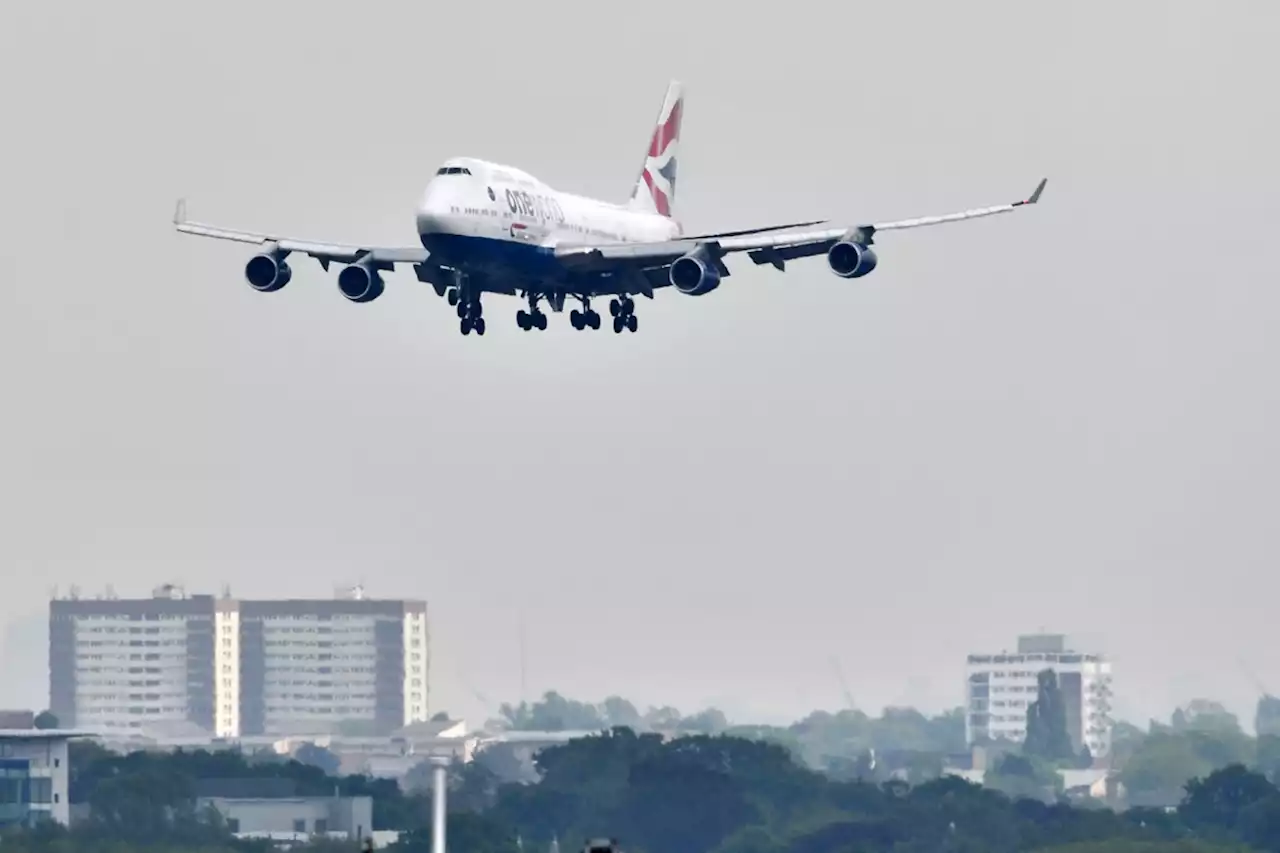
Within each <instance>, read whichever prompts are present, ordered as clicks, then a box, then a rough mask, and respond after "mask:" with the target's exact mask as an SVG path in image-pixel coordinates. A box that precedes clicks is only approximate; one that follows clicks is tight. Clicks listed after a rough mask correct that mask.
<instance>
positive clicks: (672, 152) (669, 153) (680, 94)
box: [628, 80, 684, 219]
mask: <svg viewBox="0 0 1280 853" xmlns="http://www.w3.org/2000/svg"><path fill="white" fill-rule="evenodd" d="M683 118H684V86H683V84H681V83H680V82H679V81H676V80H672V81H671V84H670V85H668V86H667V96H666V97H665V98H664V99H663V100H662V110H661V111H660V112H659V113H658V120H657V122H656V123H655V126H654V129H653V137H652V139H651V140H650V141H649V150H648V152H647V153H646V154H645V158H644V165H643V166H642V167H641V169H640V177H639V178H638V179H636V185H635V189H633V190H632V191H631V201H630V202H628V206H629V207H630V208H631V209H632V210H643V211H644V212H646V213H656V214H660V215H662V216H666V217H668V218H669V219H674V218H675V203H676V165H677V158H678V157H679V154H680V122H681V120H682V119H683Z"/></svg>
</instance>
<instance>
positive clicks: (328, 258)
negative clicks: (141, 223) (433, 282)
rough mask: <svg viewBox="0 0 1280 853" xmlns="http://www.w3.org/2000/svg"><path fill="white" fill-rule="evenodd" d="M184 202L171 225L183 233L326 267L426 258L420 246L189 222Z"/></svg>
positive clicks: (391, 263) (381, 264)
mask: <svg viewBox="0 0 1280 853" xmlns="http://www.w3.org/2000/svg"><path fill="white" fill-rule="evenodd" d="M186 214H187V205H186V202H185V201H179V202H178V207H177V209H176V210H175V211H174V214H173V225H174V227H175V228H177V229H178V231H180V232H182V233H183V234H194V235H195V236H197V237H211V238H213V239H215V240H233V241H235V242H237V243H256V244H258V245H261V246H263V247H272V248H275V249H278V250H279V251H281V252H295V253H297V254H300V255H309V256H310V257H313V258H315V259H316V260H317V261H319V262H320V265H321V266H322V267H324V268H325V269H326V270H327V269H329V264H330V263H332V262H334V261H337V262H338V263H343V264H350V263H355V262H356V261H361V260H364V261H368V262H371V263H373V264H375V265H377V266H378V267H380V268H389V267H391V266H394V265H395V264H421V263H423V262H425V261H426V260H427V250H426V249H423V248H421V247H406V248H397V247H387V246H364V245H344V244H341V243H322V242H316V241H313V240H299V239H295V238H292V237H285V236H281V235H278V234H262V233H258V232H255V231H238V230H234V229H230V228H222V227H220V226H217V225H208V224H206V223H203V222H192V221H191V220H189V219H187V218H186Z"/></svg>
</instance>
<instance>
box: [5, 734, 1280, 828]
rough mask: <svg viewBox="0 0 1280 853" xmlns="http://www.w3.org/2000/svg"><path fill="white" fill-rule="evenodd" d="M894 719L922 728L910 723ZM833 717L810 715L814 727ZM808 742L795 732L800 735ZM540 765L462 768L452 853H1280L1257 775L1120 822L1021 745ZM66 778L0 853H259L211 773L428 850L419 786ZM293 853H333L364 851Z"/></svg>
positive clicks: (581, 742) (1174, 750) (1199, 787)
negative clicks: (71, 810) (345, 809)
mask: <svg viewBox="0 0 1280 853" xmlns="http://www.w3.org/2000/svg"><path fill="white" fill-rule="evenodd" d="M846 713H852V712H846ZM833 716H838V715H833ZM885 716H886V717H888V718H889V719H890V720H893V721H894V722H897V723H899V724H903V723H904V721H905V722H906V724H907V725H908V726H909V727H910V728H908V730H909V731H910V730H914V731H919V730H920V729H919V728H916V727H918V726H919V725H920V723H919V720H916V719H915V718H912V717H910V716H908V715H905V714H899V715H896V716H893V715H885ZM882 719H884V718H882ZM851 721H858V724H859V725H869V724H870V723H872V722H875V721H872V720H869V718H865V717H862V718H859V717H856V716H854V717H852V719H851ZM925 722H926V723H928V722H929V721H928V720H925ZM815 724H817V725H816V726H815ZM827 724H828V722H827V721H826V720H820V719H817V718H813V719H810V721H809V725H810V726H813V727H815V728H821V727H822V726H824V725H827ZM1210 728H1211V730H1212V731H1215V732H1216V734H1212V733H1211V731H1210V730H1205V729H1203V728H1197V727H1196V726H1194V725H1192V726H1185V725H1184V726H1183V727H1182V728H1181V729H1180V730H1178V731H1174V730H1173V728H1172V727H1168V728H1166V729H1162V730H1158V731H1156V732H1155V733H1153V734H1152V735H1150V736H1149V737H1148V738H1147V739H1146V741H1145V742H1144V743H1142V744H1141V745H1140V746H1138V747H1137V749H1135V751H1134V753H1133V762H1132V763H1135V766H1134V767H1133V768H1130V769H1129V771H1130V772H1131V773H1132V774H1134V778H1135V779H1136V778H1139V776H1138V775H1137V774H1139V772H1140V771H1141V770H1142V766H1143V762H1144V761H1145V762H1147V764H1148V766H1150V765H1152V764H1157V763H1158V762H1159V760H1168V759H1169V758H1170V757H1171V756H1172V757H1174V758H1179V757H1181V759H1186V763H1185V764H1183V765H1179V766H1177V767H1175V769H1174V770H1173V771H1172V773H1173V775H1174V776H1177V775H1178V774H1180V773H1182V772H1184V771H1185V770H1186V768H1187V767H1192V766H1202V765H1208V764H1212V762H1213V761H1214V760H1215V759H1217V758H1220V757H1222V756H1223V755H1225V754H1227V753H1228V752H1229V751H1230V747H1226V746H1223V742H1222V741H1221V740H1220V738H1222V737H1226V738H1228V740H1230V738H1231V737H1232V735H1231V734H1230V731H1229V727H1210ZM812 734H813V730H812V729H804V728H801V729H799V730H798V731H790V732H789V735H790V736H791V737H793V738H796V739H801V738H804V737H808V736H812ZM491 749H496V748H491ZM485 752H488V750H485V751H483V752H481V755H482V756H483V755H484V754H485ZM868 754H869V753H868ZM493 755H494V756H501V755H502V753H501V752H496V753H493ZM917 755H920V753H917ZM508 757H509V756H508ZM535 763H536V770H537V775H538V780H537V781H535V782H533V783H530V784H519V783H504V782H503V781H502V780H501V779H500V778H499V776H498V774H497V773H496V772H495V771H494V767H495V766H501V764H500V763H495V764H492V765H491V764H486V763H484V762H482V761H476V762H473V763H471V764H469V765H462V764H455V765H454V766H453V768H452V769H451V771H450V773H449V784H450V788H451V796H450V805H451V811H450V814H449V816H448V831H449V847H450V849H451V850H456V851H464V853H518V850H519V846H518V844H517V839H523V842H524V846H525V847H527V848H529V849H530V850H537V851H545V850H546V849H547V846H546V845H547V844H548V843H549V842H550V840H551V839H552V838H553V837H555V838H559V839H561V841H562V842H563V849H564V850H565V853H575V851H576V850H577V844H576V843H575V842H576V841H577V840H578V839H582V838H585V837H594V836H611V837H616V838H619V839H620V840H621V841H622V846H623V849H625V850H627V851H628V853H853V851H857V853H1023V851H1032V850H1042V851H1046V853H1165V851H1176V853H1232V851H1234V850H1235V849H1239V848H1240V847H1241V846H1242V845H1249V846H1251V847H1252V848H1253V849H1255V850H1263V851H1274V853H1280V791H1277V789H1276V787H1275V786H1274V785H1273V784H1272V783H1271V782H1270V781H1268V779H1267V778H1266V777H1265V776H1264V775H1263V774H1261V773H1258V772H1256V771H1254V770H1250V769H1248V768H1246V767H1244V766H1240V765H1231V764H1230V763H1228V766H1224V767H1223V768H1222V769H1218V770H1216V772H1206V773H1204V774H1196V773H1193V774H1191V776H1183V777H1181V780H1179V782H1177V783H1176V784H1177V785H1178V787H1181V785H1182V780H1186V779H1188V778H1190V779H1191V781H1189V782H1187V784H1186V785H1185V792H1184V794H1185V795H1184V796H1183V797H1182V805H1181V806H1180V808H1179V809H1178V810H1177V811H1176V812H1174V813H1166V812H1165V811H1163V810H1146V809H1132V810H1130V811H1128V812H1125V813H1122V814H1121V813H1116V812H1113V811H1111V810H1109V809H1097V808H1093V809H1084V808H1075V807H1072V806H1071V805H1069V804H1067V803H1065V802H1064V801H1063V800H1062V791H1061V782H1060V781H1059V777H1058V776H1057V774H1056V773H1055V772H1054V767H1053V764H1052V763H1051V762H1049V761H1046V760H1045V759H1042V758H1039V757H1036V756H1031V755H1020V754H1018V753H1017V752H1016V751H1011V752H1008V753H1005V754H1003V755H1001V756H1000V757H999V758H998V759H997V760H996V762H995V763H994V765H993V767H992V770H991V772H990V773H989V774H988V778H987V780H986V781H987V785H985V786H980V785H974V784H971V783H969V782H966V781H964V780H962V779H959V778H956V777H943V778H934V779H931V780H928V781H922V782H920V783H919V784H914V785H912V784H908V783H906V782H903V781H890V782H879V781H878V780H875V779H869V778H866V777H864V778H863V779H861V780H858V779H838V778H833V777H832V776H830V775H827V774H824V773H820V772H817V771H816V770H814V769H813V768H811V767H809V766H807V765H806V763H804V762H803V761H801V760H798V758H797V755H796V752H795V751H794V749H793V748H792V747H791V746H787V745H783V744H782V743H779V742H776V741H769V740H749V739H745V738H740V737H733V736H728V735H707V734H697V735H692V736H684V737H676V738H670V737H664V736H663V735H660V734H656V733H651V732H643V731H635V730H633V729H630V728H625V727H617V728H612V729H609V730H607V731H605V732H603V733H601V734H599V735H594V736H590V737H585V738H578V739H575V740H573V741H571V742H569V743H567V744H563V745H559V746H555V747H550V748H547V749H544V750H542V751H541V752H539V753H538V754H537V756H536V758H535ZM1176 763H1177V762H1175V764H1176ZM937 769H938V768H937V767H936V766H930V767H929V768H927V769H922V770H920V772H919V776H920V778H922V779H923V778H924V777H926V776H927V775H930V774H932V773H933V772H934V771H936V770H937ZM71 774H72V779H73V782H72V786H73V800H78V799H87V800H88V801H89V802H90V803H91V804H92V806H93V809H94V816H93V817H92V819H91V820H90V822H89V823H88V824H86V825H84V826H81V827H79V828H77V829H76V830H75V831H74V832H70V833H68V832H67V831H65V830H61V829H57V828H41V829H38V830H28V831H25V832H17V833H10V834H9V835H7V836H6V837H5V838H4V839H3V840H0V847H2V848H3V849H4V850H6V851H13V852H14V853H64V851H65V853H72V851H75V853H132V851H141V850H154V851H156V853H196V851H200V853H232V851H235V853H259V851H262V853H265V847H264V846H262V845H261V844H260V843H257V842H252V843H251V842H237V841H235V840H234V839H233V838H231V837H230V835H229V834H228V833H227V832H226V828H225V827H224V826H222V825H220V822H219V821H218V820H217V819H216V816H215V815H212V814H199V813H197V811H196V809H195V806H194V798H193V796H192V793H193V791H194V789H195V788H196V787H198V785H199V783H200V782H201V781H202V780H209V779H236V778H238V779H244V778H284V779H288V780H290V781H291V782H292V783H293V785H294V786H295V787H296V788H297V790H298V793H299V794H304V795H326V796H327V795H330V794H332V793H333V791H334V789H335V788H337V789H338V791H339V793H342V794H346V795H353V794H368V795H370V796H372V797H373V798H374V803H375V810H374V814H375V817H374V824H375V827H376V828H379V829H397V830H401V831H403V833H404V834H403V836H402V838H401V841H400V842H399V843H398V844H397V845H395V846H394V848H393V849H394V850H396V851H398V853H427V851H428V850H429V848H430V832H429V828H428V824H429V816H430V804H429V801H428V799H427V794H426V793H425V791H424V792H422V793H416V792H415V793H405V792H402V791H401V790H400V789H399V788H398V787H397V786H396V785H395V784H394V783H390V782H385V781H381V780H370V779H366V778H363V777H335V776H330V775H327V774H325V773H324V771H323V770H321V769H320V768H318V767H316V766H312V765H308V764H305V763H302V762H299V761H290V760H280V759H279V758H278V757H272V758H271V759H267V758H260V757H256V756H253V755H243V754H240V753H236V752H219V753H209V752H190V753H186V752H180V753H175V754H171V755H165V754H149V753H135V754H133V755H129V756H119V755H114V754H111V753H107V752H105V751H103V750H101V749H100V748H98V747H94V746H92V745H91V744H75V745H74V748H73V754H72V766H71ZM871 775H874V774H871ZM1192 777H1194V778H1192ZM420 781H424V780H420ZM1158 781H1159V784H1160V785H1162V786H1163V785H1167V784H1169V780H1168V778H1163V777H1162V778H1160V779H1159V780H1158ZM293 849H294V851H295V853H337V851H338V850H341V849H349V850H354V845H352V844H347V845H346V846H345V847H344V846H343V845H342V844H336V843H333V842H324V843H316V844H314V845H302V846H297V847H294V848H293Z"/></svg>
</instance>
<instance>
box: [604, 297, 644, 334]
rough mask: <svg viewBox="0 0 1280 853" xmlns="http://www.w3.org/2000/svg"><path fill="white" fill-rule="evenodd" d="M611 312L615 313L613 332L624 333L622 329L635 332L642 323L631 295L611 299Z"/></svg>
mask: <svg viewBox="0 0 1280 853" xmlns="http://www.w3.org/2000/svg"><path fill="white" fill-rule="evenodd" d="M609 313H610V314H612V315H613V333H614V334H615V335H618V334H622V330H623V329H626V330H627V331H628V332H634V331H635V330H636V329H637V328H639V326H640V323H639V321H638V320H636V303H635V302H634V301H632V299H631V297H630V296H624V297H622V298H621V299H612V300H610V301H609Z"/></svg>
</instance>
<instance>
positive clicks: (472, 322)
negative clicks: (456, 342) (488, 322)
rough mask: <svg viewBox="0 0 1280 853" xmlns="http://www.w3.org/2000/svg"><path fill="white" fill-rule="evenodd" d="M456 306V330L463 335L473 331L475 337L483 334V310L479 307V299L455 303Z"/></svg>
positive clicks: (460, 300)
mask: <svg viewBox="0 0 1280 853" xmlns="http://www.w3.org/2000/svg"><path fill="white" fill-rule="evenodd" d="M457 306H458V330H459V331H460V332H462V334H464V335H469V334H471V333H472V332H473V331H474V332H475V333H476V334H477V335H483V334H484V309H483V308H482V307H481V306H480V300H479V298H474V297H473V298H471V299H466V300H462V299H459V300H458V302H457Z"/></svg>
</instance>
